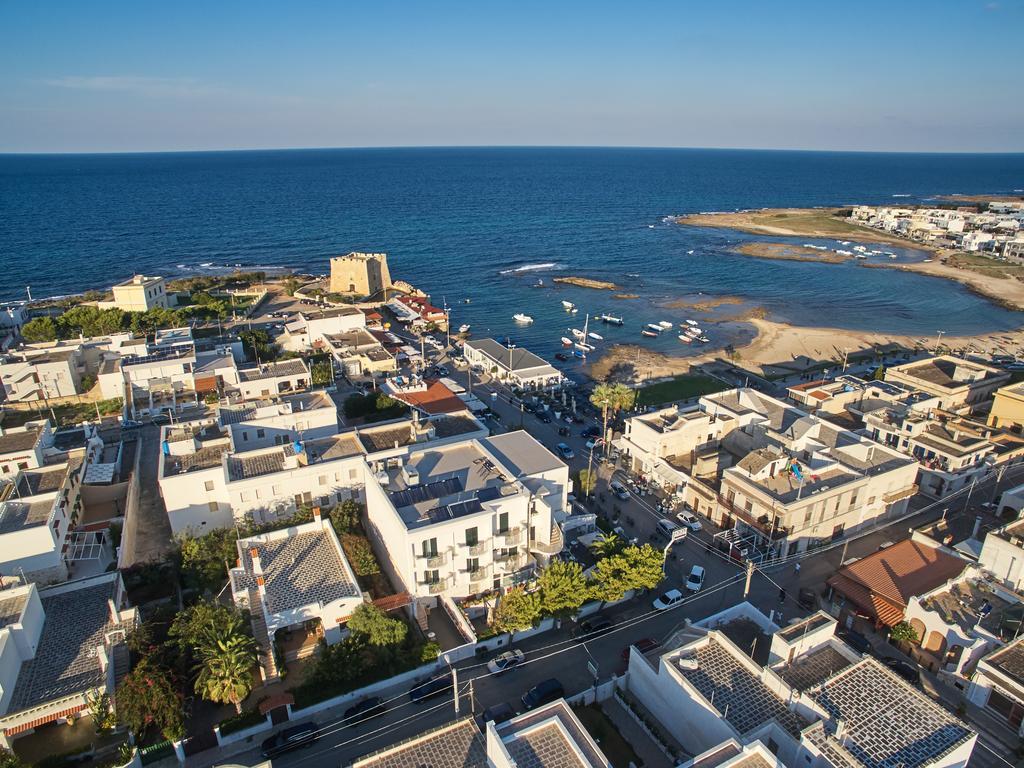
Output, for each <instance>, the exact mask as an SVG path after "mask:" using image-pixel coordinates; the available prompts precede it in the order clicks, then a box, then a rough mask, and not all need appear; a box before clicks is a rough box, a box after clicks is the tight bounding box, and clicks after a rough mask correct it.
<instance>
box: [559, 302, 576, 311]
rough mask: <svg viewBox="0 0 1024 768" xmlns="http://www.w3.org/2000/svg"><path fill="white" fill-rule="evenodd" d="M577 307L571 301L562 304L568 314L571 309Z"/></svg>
mask: <svg viewBox="0 0 1024 768" xmlns="http://www.w3.org/2000/svg"><path fill="white" fill-rule="evenodd" d="M575 306H576V305H575V304H573V303H572V302H571V301H563V302H562V307H563V308H564V309H565V311H566V312H568V311H569V310H570V309H573V308H574V307H575Z"/></svg>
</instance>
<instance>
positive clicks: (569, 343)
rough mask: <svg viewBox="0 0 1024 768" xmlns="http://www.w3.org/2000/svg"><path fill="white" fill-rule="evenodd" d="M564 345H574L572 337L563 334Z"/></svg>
mask: <svg viewBox="0 0 1024 768" xmlns="http://www.w3.org/2000/svg"><path fill="white" fill-rule="evenodd" d="M562 346H563V347H571V346H572V339H570V338H567V337H565V336H563V337H562Z"/></svg>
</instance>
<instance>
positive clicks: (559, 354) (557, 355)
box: [555, 352, 569, 363]
mask: <svg viewBox="0 0 1024 768" xmlns="http://www.w3.org/2000/svg"><path fill="white" fill-rule="evenodd" d="M568 359H569V356H568V355H567V354H565V352H555V360H561V361H562V362H563V363H564V362H565V361H566V360H568Z"/></svg>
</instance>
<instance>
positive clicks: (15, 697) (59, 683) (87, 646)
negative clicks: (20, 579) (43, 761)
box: [0, 573, 138, 747]
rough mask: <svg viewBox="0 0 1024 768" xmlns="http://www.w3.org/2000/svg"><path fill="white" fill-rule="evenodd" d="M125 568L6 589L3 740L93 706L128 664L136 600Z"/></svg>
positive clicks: (0, 683) (0, 631) (0, 617)
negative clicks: (127, 587) (130, 601)
mask: <svg viewBox="0 0 1024 768" xmlns="http://www.w3.org/2000/svg"><path fill="white" fill-rule="evenodd" d="M126 604H127V597H126V595H125V591H124V585H123V584H122V583H121V575H120V574H119V573H106V574H103V575H101V576H95V577H92V578H88V579H81V580H78V581H71V582H68V583H66V584H61V585H59V586H54V587H47V588H46V589H40V588H38V587H37V586H36V585H35V584H26V585H24V586H18V585H14V586H8V587H6V588H5V589H2V590H0V745H3V746H7V747H9V746H10V744H11V741H12V740H13V739H15V738H17V737H18V736H21V735H24V734H27V733H32V732H33V731H35V730H39V729H40V728H44V727H46V726H47V725H48V724H50V723H56V722H58V721H64V720H74V719H76V718H78V717H81V716H83V715H87V714H89V699H90V697H92V696H95V695H97V694H100V693H108V694H113V693H114V689H115V687H116V685H117V682H118V681H119V680H120V678H121V677H123V676H124V674H126V673H127V672H128V663H129V659H128V649H127V647H126V646H125V644H124V641H125V638H126V637H127V635H128V634H129V633H130V632H131V631H132V630H133V629H134V628H135V627H136V625H137V623H138V618H137V616H136V613H135V609H134V608H126V607H125V606H126Z"/></svg>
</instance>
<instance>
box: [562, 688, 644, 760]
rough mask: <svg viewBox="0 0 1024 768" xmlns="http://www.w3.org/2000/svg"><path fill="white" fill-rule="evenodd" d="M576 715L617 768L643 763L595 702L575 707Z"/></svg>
mask: <svg viewBox="0 0 1024 768" xmlns="http://www.w3.org/2000/svg"><path fill="white" fill-rule="evenodd" d="M573 712H575V713H576V717H578V718H579V719H580V722H581V723H583V727H584V728H586V729H587V733H589V734H590V735H591V736H592V737H593V739H594V741H596V742H597V744H598V746H600V747H601V751H602V752H604V754H605V756H606V757H607V758H608V759H609V760H610V761H611V764H612V765H613V766H615V768H629V764H630V763H632V764H633V765H641V763H642V761H641V760H640V757H639V756H638V755H637V753H636V752H634V751H633V747H631V746H630V745H629V742H628V741H626V740H625V739H624V738H622V734H621V733H619V731H618V729H617V728H616V727H615V723H613V722H612V721H611V720H609V719H608V715H606V714H605V713H604V712H602V711H601V710H600V708H599V707H597V706H596V705H594V704H590V705H588V706H585V707H573Z"/></svg>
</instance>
